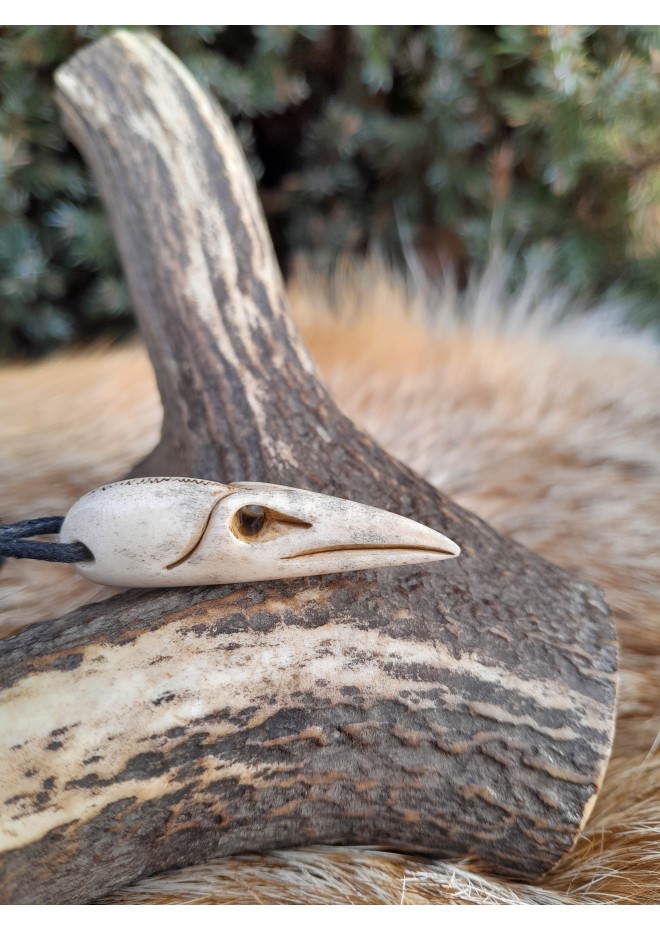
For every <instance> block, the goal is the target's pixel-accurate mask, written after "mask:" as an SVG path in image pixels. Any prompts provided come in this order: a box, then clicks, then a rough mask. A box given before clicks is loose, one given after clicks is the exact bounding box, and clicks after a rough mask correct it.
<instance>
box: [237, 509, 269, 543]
mask: <svg viewBox="0 0 660 930" xmlns="http://www.w3.org/2000/svg"><path fill="white" fill-rule="evenodd" d="M236 522H237V524H238V528H239V530H240V531H241V533H243V535H244V536H256V535H257V533H260V532H261V530H262V529H263V527H264V523H265V522H266V511H265V510H264V508H263V507H259V506H258V505H256V504H248V505H247V506H246V507H241V509H240V510H239V511H238V513H237V514H236Z"/></svg>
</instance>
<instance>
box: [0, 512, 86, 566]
mask: <svg viewBox="0 0 660 930" xmlns="http://www.w3.org/2000/svg"><path fill="white" fill-rule="evenodd" d="M63 523H64V517H40V518H39V519H38V520H19V522H18V523H7V524H4V525H0V558H2V557H5V558H12V559H39V560H40V561H41V562H69V563H73V562H88V561H90V559H93V558H94V556H93V555H92V553H91V552H90V551H89V549H88V548H87V546H85V545H84V544H83V543H79V542H78V543H48V542H35V541H34V540H33V539H30V538H29V537H31V536H50V535H54V534H56V533H59V531H60V530H61V529H62V524H63Z"/></svg>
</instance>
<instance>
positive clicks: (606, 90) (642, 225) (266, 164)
mask: <svg viewBox="0 0 660 930" xmlns="http://www.w3.org/2000/svg"><path fill="white" fill-rule="evenodd" d="M112 28H114V27H112ZM149 28H150V29H152V31H153V32H155V33H156V34H157V35H158V36H159V37H160V38H161V39H162V40H163V41H164V42H165V43H166V45H168V46H169V48H171V49H172V50H173V51H174V52H175V53H176V54H177V55H178V56H180V57H181V58H182V59H183V61H184V62H185V63H186V65H187V66H188V67H189V68H190V69H191V70H192V71H193V73H194V74H195V75H196V76H197V78H198V80H199V81H201V83H202V84H203V85H204V86H206V87H207V88H208V89H209V90H210V92H211V93H212V94H214V95H216V96H217V97H218V98H219V100H220V101H221V102H222V104H223V106H224V107H225V108H226V110H227V111H228V112H229V114H230V116H231V118H232V120H233V121H234V125H235V126H236V128H237V130H238V133H239V136H240V138H241V141H242V143H243V146H244V148H245V150H246V152H247V155H248V158H249V160H250V164H251V166H252V169H253V171H254V173H255V175H256V177H257V180H258V183H259V189H260V194H261V197H262V202H263V204H264V208H265V210H266V214H267V216H268V220H269V223H270V227H271V233H272V235H273V239H274V241H275V245H276V249H277V252H278V255H279V258H280V261H281V263H282V265H283V267H284V269H285V271H286V270H287V268H288V266H289V263H290V261H291V258H292V256H295V255H297V254H299V253H304V254H306V255H307V257H308V258H310V259H311V260H312V261H313V263H314V264H316V265H317V266H320V267H323V268H331V267H332V265H333V264H334V262H335V261H336V260H337V258H338V256H339V255H340V254H342V253H345V252H350V253H351V254H353V255H356V254H360V253H361V252H363V251H366V250H368V249H369V248H372V247H377V248H379V249H381V250H383V251H384V252H385V253H386V254H388V255H389V256H390V257H391V258H392V259H393V260H394V261H403V260H407V261H408V262H409V263H410V262H411V261H414V262H416V263H417V264H418V267H419V266H421V267H422V268H423V269H424V270H425V271H426V272H427V273H428V274H430V275H431V276H433V275H435V274H440V273H442V272H443V271H444V270H447V269H449V270H451V271H452V272H453V273H454V274H456V275H457V276H458V277H459V279H460V278H461V277H464V276H465V274H466V272H467V271H469V270H470V269H471V268H473V267H478V266H479V265H480V264H481V263H483V262H485V260H486V258H487V256H488V254H489V253H490V252H491V251H492V249H493V248H494V247H495V246H500V247H502V246H504V247H510V246H513V248H514V249H515V252H516V255H517V268H518V269H519V272H520V273H521V272H522V270H523V268H524V266H525V264H526V263H527V264H528V263H529V262H530V261H532V260H533V261H534V262H538V260H539V259H540V260H541V262H542V263H543V265H544V267H545V268H546V269H547V270H548V271H549V273H550V275H551V277H552V276H554V280H557V281H561V282H563V283H565V284H568V285H570V286H571V287H572V288H574V289H575V290H576V291H579V292H580V293H582V294H594V295H596V294H601V293H603V292H605V291H610V292H611V291H612V290H613V289H614V290H615V291H616V292H617V293H619V294H623V295H627V296H629V297H630V298H631V299H632V300H633V302H634V304H635V305H636V306H637V307H638V311H639V312H640V313H641V314H642V315H646V317H648V319H650V320H654V321H656V322H657V321H658V320H660V302H659V298H660V129H659V127H660V30H659V29H658V28H655V27H620V26H608V27H573V26H567V27H539V26H536V27H535V26H515V27H514V26H495V27H492V26H482V27H471V26H470V27H468V26H466V27H443V26H394V27H380V26H358V27H348V26H328V27H319V26H313V27H312V26H291V27H288V26H283V27H276V26H263V27H248V26H245V27H236V26H232V27H222V26H190V27H183V26H155V27H149ZM110 29H111V27H101V26H37V27H0V354H4V355H11V354H16V353H19V354H37V353H39V352H41V351H44V350H46V349H49V348H51V347H53V346H56V345H60V344H63V343H67V342H70V341H74V340H76V341H77V340H80V339H84V338H89V337H93V336H98V335H99V334H100V333H103V332H105V331H107V330H108V328H109V329H110V330H111V331H113V332H121V331H126V330H127V329H128V328H130V326H131V325H132V324H131V315H130V311H129V301H128V295H127V292H126V288H125V285H124V282H123V278H122V274H121V270H120V268H119V265H118V262H117V257H116V252H115V248H114V245H113V241H112V236H111V234H110V231H109V229H108V226H107V223H106V220H105V217H104V213H103V209H102V206H101V203H100V202H99V199H98V197H97V195H96V190H95V187H94V184H93V182H92V180H91V178H90V175H89V173H88V171H87V170H86V168H85V166H84V165H83V163H82V161H81V159H80V157H79V155H78V154H77V152H76V151H75V150H74V149H73V147H72V146H71V145H70V144H68V143H67V141H66V139H65V138H64V135H63V132H62V129H61V127H60V124H59V121H58V116H57V112H56V108H55V105H54V102H53V96H52V91H53V72H54V70H55V68H57V67H58V65H60V64H61V63H62V62H64V61H65V60H66V59H67V58H68V57H69V56H70V55H72V54H73V53H74V52H75V51H76V50H77V49H79V48H81V47H82V46H83V45H85V44H86V43H88V42H90V41H93V40H94V39H96V38H98V37H99V36H101V35H103V34H104V33H106V32H108V31H110ZM535 267H536V265H535ZM640 308H641V309H640Z"/></svg>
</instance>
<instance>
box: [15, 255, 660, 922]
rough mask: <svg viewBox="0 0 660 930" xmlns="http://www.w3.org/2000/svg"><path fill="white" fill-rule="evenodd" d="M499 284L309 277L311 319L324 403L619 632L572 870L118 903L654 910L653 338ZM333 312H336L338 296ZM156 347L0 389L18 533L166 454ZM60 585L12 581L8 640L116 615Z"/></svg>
mask: <svg viewBox="0 0 660 930" xmlns="http://www.w3.org/2000/svg"><path fill="white" fill-rule="evenodd" d="M534 281H535V279H534V277H533V276H530V278H529V280H528V281H527V283H526V284H525V285H524V286H523V287H522V289H521V290H519V291H518V292H517V293H516V294H514V295H513V296H511V295H509V296H507V295H506V294H505V291H504V288H503V286H502V274H501V273H500V272H499V271H498V270H497V268H496V267H495V266H494V267H493V269H492V270H491V271H490V272H488V273H487V274H486V275H485V276H484V277H483V278H482V280H481V281H480V282H479V283H478V284H476V285H475V286H473V287H471V288H470V289H469V290H468V292H467V294H464V295H462V296H461V297H459V296H458V295H457V294H456V292H455V291H454V290H453V289H452V288H451V287H447V288H446V289H445V290H444V291H443V292H442V293H438V292H435V293H427V294H426V296H425V297H422V296H420V294H419V293H417V294H414V293H412V292H411V289H410V288H409V287H408V286H406V285H405V284H404V283H403V282H402V281H400V280H398V279H396V278H394V277H392V276H390V275H388V274H387V273H386V272H385V271H384V270H383V269H382V267H379V266H377V265H375V264H372V265H371V266H370V267H367V268H365V269H362V270H361V271H360V272H357V271H352V272H351V271H344V273H343V274H340V275H339V276H338V278H337V279H335V280H334V281H333V282H332V283H331V286H329V285H328V284H327V282H321V281H314V280H311V279H306V280H304V279H303V278H300V277H299V278H298V279H297V281H296V282H295V283H294V284H293V285H292V287H291V298H292V302H293V305H294V309H295V312H296V316H297V318H298V320H299V322H300V324H301V326H302V329H303V332H304V334H305V337H306V340H307V342H308V345H309V347H310V349H311V351H312V353H313V354H314V355H315V357H316V359H317V361H318V364H319V366H320V369H321V372H322V374H323V377H324V378H325V380H326V382H327V384H328V386H329V388H330V390H331V391H332V392H333V393H334V395H335V396H336V398H337V399H338V401H339V404H340V406H341V407H343V409H344V410H345V411H346V412H347V413H348V414H349V415H350V416H351V417H353V418H354V419H355V420H356V421H357V422H358V423H360V424H361V425H362V426H364V427H365V428H366V429H367V430H368V431H369V432H371V433H372V434H373V435H374V436H375V438H376V439H377V440H378V442H380V443H381V444H382V445H384V446H385V447H386V448H387V449H389V450H390V451H391V452H392V453H394V454H395V455H396V456H398V457H399V458H401V459H403V460H404V461H405V462H407V463H408V464H409V465H411V466H412V467H413V468H415V469H417V471H419V472H420V473H421V474H422V475H424V477H425V478H427V479H428V480H429V481H431V482H432V483H434V484H435V485H437V486H438V487H440V488H442V490H443V491H445V492H447V493H448V494H450V495H451V496H452V497H454V498H455V499H456V500H457V501H458V502H459V503H460V504H462V505H464V506H466V507H468V508H470V509H472V510H474V511H476V513H478V514H479V515H480V516H481V517H483V518H484V519H486V520H487V521H489V522H490V523H492V524H493V525H494V526H495V527H497V529H498V530H500V531H501V532H503V533H505V534H508V535H510V536H512V537H514V538H516V539H517V540H519V541H520V542H522V543H524V544H525V545H527V546H529V547H531V548H532V549H534V550H536V551H537V552H539V553H540V554H542V555H543V556H545V557H546V558H547V559H549V560H551V561H554V562H556V563H558V564H560V565H562V566H564V567H565V568H567V569H569V570H571V571H575V572H578V573H581V574H583V575H584V576H586V577H588V578H590V579H591V580H593V581H595V582H596V583H598V584H599V585H601V586H602V587H603V588H604V590H605V592H606V595H607V598H608V600H609V604H610V606H611V608H612V610H613V612H614V615H615V617H616V621H617V624H618V630H619V636H620V648H621V681H620V687H619V697H618V725H617V734H616V740H615V745H614V751H613V754H612V759H611V762H610V765H609V768H608V771H607V774H606V777H605V780H604V784H603V788H602V791H601V793H600V796H599V798H598V801H597V804H596V807H595V809H594V812H593V814H592V816H591V818H590V820H589V822H588V824H587V826H586V828H585V830H584V833H583V835H582V836H581V837H580V838H579V840H578V842H577V844H576V845H575V847H574V849H573V850H572V851H571V852H570V853H569V855H568V856H567V857H566V858H565V859H564V861H563V862H562V863H561V864H560V865H559V866H558V867H557V868H556V869H555V870H554V872H553V873H552V874H550V875H548V876H546V877H545V879H543V880H542V881H540V882H538V883H537V884H535V885H529V884H524V885H523V884H518V883H515V882H512V881H505V880H501V879H495V878H492V877H490V876H488V875H484V874H480V873H479V872H477V871H476V870H475V869H473V868H471V867H470V864H469V863H468V862H459V863H451V864H449V863H445V862H440V861H432V860H426V859H420V858H414V857H410V856H405V855H397V854H396V853H392V852H383V851H376V850H369V849H346V848H338V849H337V848H313V849H304V850H291V851H284V852H276V853H271V854H268V855H249V856H239V857H234V858H229V859H218V860H214V861H211V862H208V863H206V864H205V865H202V866H195V867H190V868H186V869H183V870H181V871H178V872H175V873H170V874H165V875H161V876H156V877H153V878H150V879H147V880H146V881H142V882H140V883H139V884H138V885H136V886H134V887H132V888H128V889H124V890H122V891H121V892H117V893H116V894H114V895H113V896H112V897H111V898H110V899H108V900H110V901H112V902H113V903H131V904H132V903H170V902H172V903H174V902H177V903H256V902H260V903H306V904H314V903H400V902H403V903H406V904H416V903H443V902H451V903H456V904H463V903H502V904H516V903H525V902H530V903H531V902H536V903H578V902H579V903H603V902H616V903H650V902H656V903H658V902H660V610H659V607H660V568H659V564H660V563H659V559H658V535H659V530H660V409H659V407H658V402H659V398H660V370H659V368H658V365H657V362H658V352H657V349H656V348H655V347H654V345H653V343H652V340H651V337H650V336H648V335H643V334H630V333H628V334H626V332H625V331H624V330H623V329H622V328H621V327H620V326H619V325H618V324H617V320H616V314H615V313H612V312H609V311H607V309H605V308H601V309H600V310H599V311H592V312H585V311H583V310H575V309H573V310H571V308H570V306H568V305H567V303H566V301H565V299H564V297H563V296H562V295H557V294H556V293H555V294H554V295H553V296H547V294H542V290H543V286H542V283H538V282H537V284H536V286H535V283H534ZM328 295H331V296H328ZM159 423H160V408H159V401H158V397H157V393H156V389H155V384H154V379H153V376H152V373H151V370H150V367H149V364H148V362H147V359H146V357H145V354H144V351H143V349H142V348H141V346H139V345H137V344H134V345H132V346H129V347H124V348H116V349H96V350H95V351H88V352H86V353H84V354H69V355H60V356H59V357H56V358H52V359H50V360H48V361H45V362H43V363H39V364H34V365H26V366H16V365H15V366H9V367H7V368H5V369H4V371H2V372H0V440H1V441H0V486H1V487H2V498H1V507H2V517H3V518H4V520H5V521H10V520H17V519H21V518H28V517H33V516H40V515H44V514H56V513H63V512H64V511H66V509H67V508H68V506H69V505H70V503H71V502H72V501H73V500H74V499H76V498H77V497H79V496H80V495H81V494H83V493H84V492H86V491H87V490H89V489H91V488H95V487H98V486H99V485H101V484H103V483H105V482H107V481H110V480H113V479H116V478H119V477H120V476H122V475H123V474H124V473H125V472H126V471H128V470H129V468H130V467H131V466H132V465H133V464H134V463H135V462H136V461H138V460H139V459H140V458H142V457H143V456H145V455H146V454H147V453H148V452H149V451H150V449H151V448H152V447H153V445H154V444H155V442H156V439H157V436H158V432H159ZM109 593H112V592H110V591H109V590H108V589H107V588H103V589H101V588H98V587H95V586H92V585H91V584H89V583H87V582H85V581H83V580H82V579H80V578H78V577H77V576H76V575H75V574H74V573H73V572H72V571H71V569H70V568H68V567H66V566H57V565H48V564H44V563H38V564H37V563H30V562H11V563H8V564H7V565H6V566H5V567H4V569H3V570H2V573H1V574H0V622H1V623H2V630H3V633H4V634H8V633H9V632H11V631H12V630H15V629H17V628H18V627H20V626H21V625H23V624H26V623H28V622H33V621H35V620H40V619H45V618H47V617H49V616H53V615H58V614H62V613H63V612H65V611H67V610H69V609H72V608H73V607H75V606H77V605H79V604H81V603H83V602H85V601H87V600H89V599H91V598H99V597H106V596H108V594H109Z"/></svg>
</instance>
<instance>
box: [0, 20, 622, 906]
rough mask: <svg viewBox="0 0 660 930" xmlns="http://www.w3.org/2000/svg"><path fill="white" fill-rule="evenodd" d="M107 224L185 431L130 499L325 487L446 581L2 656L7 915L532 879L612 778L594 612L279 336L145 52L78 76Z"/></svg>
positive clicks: (157, 56) (190, 138)
mask: <svg viewBox="0 0 660 930" xmlns="http://www.w3.org/2000/svg"><path fill="white" fill-rule="evenodd" d="M58 101H59V105H60V107H61V110H62V113H63V117H64V121H65V124H66V127H67V129H68V131H69V133H70V136H71V138H72V139H73V140H74V141H75V143H76V144H77V145H78V146H79V148H80V149H81V151H82V152H83V153H84V155H85V157H86V158H87V160H88V162H89V164H90V165H91V167H92V169H93V171H94V174H95V176H96V179H97V181H98V184H99V187H100V189H101V191H102V193H103V196H104V199H105V203H106V206H107V209H108V212H109V214H110V217H111V219H112V223H113V227H114V230H115V234H116V237H117V240H118V243H119V247H120V250H121V254H122V258H123V263H124V267H125V270H126V273H127V276H128V280H129V284H130V287H131V291H132V295H133V301H134V306H135V309H136V312H137V314H138V317H139V322H140V327H141V330H142V334H143V336H144V339H145V340H146V343H147V345H148V348H149V351H150V354H151V358H152V361H153V364H154V367H155V370H156V374H157V378H158V385H159V388H160V392H161V395H162V399H163V404H164V410H165V419H164V426H163V435H162V439H161V443H160V445H159V446H158V448H157V449H156V450H155V451H154V453H153V455H152V456H151V457H150V458H149V459H148V460H146V461H145V462H143V463H142V464H141V465H139V466H137V467H136V469H135V472H134V474H136V475H138V474H139V475H187V476H193V477H200V478H210V479H213V480H216V481H221V482H228V481H241V480H257V481H271V482H275V483H278V484H285V485H293V486H299V487H305V488H309V489H312V490H318V491H322V492H326V493H330V494H334V495H337V496H340V497H347V498H351V499H354V500H358V501H362V502H364V503H368V504H373V505H375V506H378V507H383V508H386V509H389V510H393V511H396V512H399V513H402V514H404V515H406V516H409V517H412V518H413V519H416V520H419V521H421V522H423V523H426V524H428V525H430V526H432V527H434V528H435V529H438V530H440V531H441V532H443V533H445V534H446V535H448V536H449V537H450V538H452V539H454V540H455V541H456V542H457V543H458V544H459V545H460V546H461V548H462V555H461V556H460V558H458V559H456V560H453V561H451V562H442V563H437V564H435V565H433V566H431V567H421V568H414V567H413V568H402V569H396V570H388V571H380V572H365V573H356V574H353V575H341V576H328V577H321V578H309V579H300V580H293V581H288V582H268V583H259V584H252V585H245V586H240V585H227V586H221V587H208V588H195V589H172V590H167V591H150V592H128V593H126V594H122V595H119V596H117V597H113V598H111V599H110V600H108V601H105V602H103V603H101V604H92V605H89V606H87V607H84V608H82V609H80V610H77V611H75V612H74V613H71V614H69V615H68V616H66V617H63V618H60V619H58V620H52V621H50V622H48V623H44V624H39V625H35V626H33V627H29V628H27V629H25V630H23V631H22V632H20V633H18V634H16V635H14V636H13V637H11V638H9V639H7V640H5V641H3V642H0V701H1V702H2V703H1V704H0V714H1V715H2V717H1V722H0V737H3V738H4V740H5V743H6V748H3V750H2V757H1V761H0V769H1V770H2V772H1V777H0V787H1V788H2V789H3V794H4V799H3V801H2V802H1V803H0V900H2V901H4V902H30V903H44V902H61V903H71V902H83V901H89V900H93V899H94V898H97V897H99V896H100V895H102V894H105V893H107V892H109V891H111V890H112V889H114V888H117V887H120V886H121V885H123V884H126V883H129V882H132V881H135V880H136V879H137V878H139V877H140V876H144V875H148V874H151V873H154V872H156V871H159V870H161V869H165V868H171V867H173V866H177V865H184V864H186V863H191V862H199V861H202V860H203V859H204V858H205V857H208V856H210V855H211V854H216V853H218V852H221V853H226V854H230V853H236V852H240V851H245V850H258V849H268V848H274V847H282V846H286V845H300V844H306V843H345V844H378V845H382V846H388V847H392V848H396V849H399V850H417V851H423V852H426V853H430V854H433V855H437V856H452V857H459V856H460V857H470V858H471V859H472V861H474V862H475V863H478V864H479V865H480V866H481V867H483V868H486V869H489V870H492V871H495V872H498V873H501V874H506V875H514V876H521V877H525V878H531V877H535V876H540V875H542V874H543V873H544V872H545V871H547V870H548V869H550V868H551V867H552V866H553V865H555V864H556V863H557V862H558V860H559V859H560V858H561V856H562V855H563V854H564V853H565V852H566V851H567V850H568V849H569V848H570V847H571V845H572V844H573V842H574V840H575V838H576V836H577V834H578V831H579V829H580V826H581V824H582V823H583V822H584V820H585V818H586V816H588V811H589V810H590V808H591V806H592V803H593V800H594V798H595V795H596V793H597V791H598V788H599V785H600V782H601V779H602V776H603V772H604V768H605V765H606V763H607V758H608V755H609V750H610V745H611V739H612V730H613V719H614V704H615V674H616V645H615V637H614V630H613V625H612V622H611V619H610V617H609V613H608V610H607V607H606V605H605V604H604V601H603V598H602V595H601V593H600V592H599V591H598V590H597V589H596V588H594V587H593V586H591V585H590V584H588V583H584V582H581V581H579V580H576V579H575V578H572V577H570V576H569V575H568V574H567V573H565V572H564V571H562V570H560V569H559V568H556V567H555V566H553V565H550V564H548V563H547V562H545V561H543V560H542V559H540V558H539V557H537V556H536V555H534V554H533V553H531V552H529V551H527V550H526V549H524V548H523V547H521V546H519V545H517V544H515V543H513V542H511V541H510V540H507V539H504V538H502V537H501V536H499V535H498V534H497V533H495V532H494V530H492V529H491V528H490V527H488V526H487V525H485V524H484V523H483V522H482V521H480V520H479V519H477V518H476V517H475V516H473V515H472V514H470V513H467V512H466V511H464V510H462V509H461V508H459V507H458V506H456V505H455V504H453V503H452V502H451V501H449V500H448V499H446V498H445V497H443V496H442V494H440V493H439V492H438V491H437V490H436V489H434V488H433V487H431V486H430V485H429V484H427V483H426V482H424V481H423V480H422V479H421V478H419V477H418V476H417V475H415V474H414V473H413V472H411V471H410V470H409V469H407V468H406V467H405V466H403V465H402V464H400V463H399V462H397V461H395V460H393V459H392V458H391V457H390V456H389V455H388V454H387V453H386V452H384V451H383V450H382V449H381V448H380V447H379V446H378V445H376V444H375V443H374V442H373V441H372V440H371V439H370V438H369V437H368V436H366V435H364V434H363V433H361V432H360V431H359V430H357V429H356V427H355V426H354V425H353V424H352V423H351V422H350V421H349V420H348V419H347V418H346V417H345V416H343V415H342V413H341V412H340V411H339V410H338V409H337V408H336V406H335V405H334V403H333V401H332V399H331V398H330V397H329V396H328V394H327V392H326V391H325V389H324V387H323V386H322V385H321V384H320V382H319V381H318V380H317V377H316V375H315V372H314V367H313V365H312V363H311V361H310V359H309V357H308V355H307V353H306V350H305V349H304V347H303V346H302V344H301V342H300V340H299V337H298V335H297V333H296V331H295V329H294V327H293V324H292V322H291V321H290V319H289V317H288V315H287V308H286V302H285V297H284V291H283V287H282V283H281V280H280V276H279V272H278V270H277V267H276V264H275V260H274V257H273V253H272V249H271V245H270V242H269V241H268V238H267V233H266V229H265V224H264V222H263V219H262V216H261V212H260V208H259V206H258V201H257V197H256V192H255V189H254V184H253V182H252V179H251V177H250V175H249V171H248V169H247V167H246V165H245V163H244V159H243V156H242V154H241V153H240V151H239V149H238V146H237V142H236V139H235V137H234V134H233V131H232V129H231V126H230V125H229V122H228V121H227V119H226V117H225V116H224V115H223V114H222V113H221V112H220V111H219V109H218V107H217V106H216V105H215V104H214V103H212V102H211V101H210V100H209V98H208V97H207V96H206V95H205V94H204V92H203V91H202V90H201V89H200V88H199V87H198V86H197V84H196V83H195V82H194V80H193V78H192V77H191V76H190V75H189V74H188V72H186V71H185V69H184V68H183V67H182V65H181V64H180V63H179V62H178V61H177V60H176V59H174V58H173V57H172V56H171V55H170V54H169V53H168V52H167V51H166V50H165V49H164V48H163V47H162V46H161V45H160V44H159V43H158V42H157V41H155V40H154V39H153V38H151V37H149V36H140V35H136V34H130V35H129V34H125V33H121V32H120V33H117V34H115V35H113V36H111V37H108V38H106V39H103V40H102V41H101V42H99V43H97V44H96V45H93V46H90V47H88V48H86V49H85V50H84V51H82V52H81V53H79V54H78V55H77V56H76V57H75V58H74V59H73V60H72V61H71V62H70V63H69V64H67V65H66V66H65V67H64V68H63V69H62V70H61V71H60V73H59V75H58Z"/></svg>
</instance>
